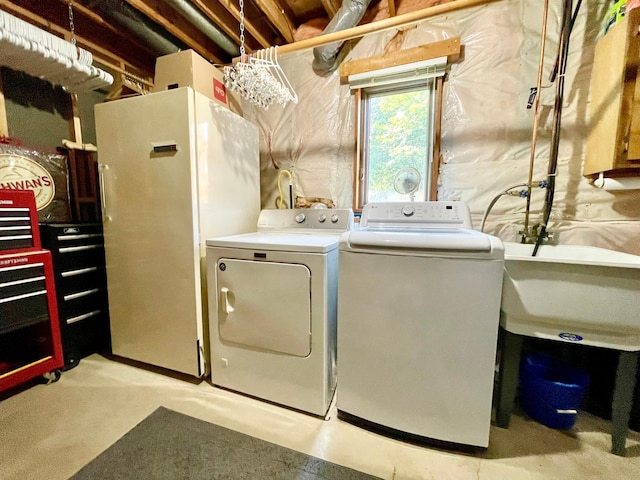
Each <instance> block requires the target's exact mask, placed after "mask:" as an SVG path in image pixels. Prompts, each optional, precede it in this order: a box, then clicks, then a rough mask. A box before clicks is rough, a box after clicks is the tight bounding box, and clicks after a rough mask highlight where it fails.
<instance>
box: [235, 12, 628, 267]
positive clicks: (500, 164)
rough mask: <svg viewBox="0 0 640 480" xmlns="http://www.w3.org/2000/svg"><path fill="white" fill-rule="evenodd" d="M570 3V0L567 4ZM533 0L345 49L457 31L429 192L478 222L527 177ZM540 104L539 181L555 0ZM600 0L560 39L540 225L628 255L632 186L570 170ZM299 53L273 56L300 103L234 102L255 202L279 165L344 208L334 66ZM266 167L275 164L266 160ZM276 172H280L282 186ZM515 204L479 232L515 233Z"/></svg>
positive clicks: (507, 201) (353, 53)
mask: <svg viewBox="0 0 640 480" xmlns="http://www.w3.org/2000/svg"><path fill="white" fill-rule="evenodd" d="M575 3H576V2H574V4H575ZM543 4H544V2H542V1H536V2H530V1H525V0H502V1H497V2H491V3H488V4H485V5H482V6H480V7H475V8H471V9H465V10H461V11H456V12H453V13H449V14H446V15H441V16H437V17H433V18H431V19H428V20H426V21H424V22H422V23H420V24H418V25H417V26H415V27H409V28H407V29H406V30H405V31H404V34H403V35H400V36H398V37H396V38H395V39H394V36H395V35H396V34H397V31H396V30H391V31H388V32H383V33H379V34H375V35H370V36H367V37H364V38H362V39H360V40H359V41H351V42H348V43H347V44H346V45H345V47H346V48H345V52H343V53H342V55H343V61H349V60H355V59H359V58H366V57H369V56H374V55H379V54H382V53H383V52H384V49H385V47H386V46H387V44H388V43H389V42H390V41H391V40H392V39H394V43H397V44H398V46H397V48H403V49H404V48H411V47H414V46H418V45H422V44H426V43H430V42H435V41H438V40H443V39H447V38H451V37H455V36H460V37H461V43H462V45H463V46H464V55H463V57H462V58H461V59H460V60H459V61H458V62H456V63H454V64H452V65H451V67H450V72H449V74H448V76H447V80H446V81H445V86H444V101H443V118H442V120H443V122H442V147H441V154H442V162H443V164H442V165H441V167H440V177H439V185H438V199H440V200H461V201H464V202H466V203H467V204H468V205H469V207H470V208H471V211H472V214H473V221H474V227H475V228H477V229H479V228H480V223H481V219H482V215H483V212H484V210H485V208H486V207H487V206H488V205H489V203H490V202H491V200H492V199H493V198H494V197H495V196H496V195H497V194H499V193H500V192H502V191H504V190H506V189H507V188H508V187H511V186H513V185H516V184H519V183H524V182H526V181H527V178H528V174H529V163H530V162H529V157H530V152H531V137H532V131H533V130H532V129H533V110H529V109H527V108H526V105H527V99H528V97H529V89H530V88H531V87H534V86H535V85H536V81H537V72H538V59H539V55H540V44H541V30H542V13H543V11H542V9H543ZM550 4H551V11H550V14H549V20H548V26H547V42H546V49H545V50H546V54H545V63H544V74H543V87H544V86H545V85H549V86H548V88H543V89H542V94H541V104H540V112H541V113H540V120H539V129H538V141H537V145H536V156H535V168H534V175H533V178H534V180H544V179H546V172H547V167H548V159H549V144H550V136H551V128H552V116H553V103H554V98H555V84H549V80H548V79H549V72H550V70H551V67H552V65H553V63H554V61H555V55H556V53H557V49H558V36H559V29H560V20H561V5H560V4H561V2H559V1H551V2H550ZM608 4H609V2H607V1H604V0H584V1H583V2H582V7H581V10H580V13H579V15H578V18H577V21H576V24H575V27H574V30H573V33H572V35H571V42H570V53H569V59H568V67H567V72H566V76H565V91H564V106H563V115H562V131H561V138H560V149H559V159H558V172H557V180H556V192H555V201H554V206H553V210H552V215H551V219H550V230H551V231H553V232H554V233H555V235H556V238H557V240H558V242H559V243H563V244H576V245H594V246H599V247H604V248H610V249H613V250H619V251H623V252H628V253H633V254H636V255H638V254H640V242H639V241H638V240H639V239H640V222H638V221H637V220H638V219H639V218H640V191H622V192H608V191H603V190H600V189H598V188H596V187H594V186H593V185H592V184H591V183H590V181H589V180H588V179H586V178H585V177H583V176H582V164H583V161H584V156H585V148H586V138H587V131H588V118H589V113H588V104H589V84H590V79H591V71H592V66H593V54H594V47H595V43H596V41H597V39H599V38H600V36H601V35H602V27H603V25H604V14H605V11H606V8H607V7H608ZM312 60H313V54H312V51H311V50H308V51H302V52H296V53H292V54H288V55H285V56H281V58H280V64H281V65H282V68H283V70H284V71H285V73H286V74H287V77H288V78H289V80H290V81H291V83H292V85H293V86H294V88H295V90H296V92H297V94H298V96H299V98H300V101H299V103H298V104H297V105H294V104H288V105H287V106H285V107H282V106H280V105H273V106H271V108H270V109H269V110H268V111H264V110H261V109H258V108H254V107H251V106H250V105H248V104H246V103H245V105H244V111H245V117H247V118H249V119H250V120H252V121H254V122H255V123H256V124H257V125H258V126H259V128H260V131H261V146H260V149H261V169H262V172H261V179H262V207H263V208H275V200H276V198H277V197H278V189H277V176H278V173H279V171H280V169H289V170H292V171H293V176H294V182H295V187H294V188H295V191H296V194H297V195H299V196H303V197H310V198H326V199H330V200H332V201H333V203H334V204H335V206H337V207H350V206H351V205H352V184H353V155H354V135H355V132H354V106H353V105H354V99H353V97H352V95H351V93H350V91H349V88H348V86H347V85H341V83H340V78H339V73H338V71H335V72H333V73H332V74H329V75H327V76H325V77H321V76H318V75H316V74H315V73H314V72H313V69H312V67H311V63H312ZM276 167H278V168H276ZM286 181H287V177H286V176H283V188H284V190H285V191H286V190H288V188H287V187H286V185H287V184H286ZM544 195H545V190H542V189H537V188H536V189H534V191H533V193H532V199H531V217H530V225H533V224H535V223H538V222H540V221H541V219H542V213H541V211H542V207H543V203H544ZM525 208H526V202H525V200H524V199H522V198H517V197H501V199H500V200H499V201H498V202H497V204H496V205H495V207H494V208H493V210H492V213H491V214H490V215H489V217H488V219H487V222H486V226H485V231H486V232H488V233H491V234H495V235H497V236H499V237H500V238H502V239H503V240H505V241H516V240H517V239H518V238H519V236H518V232H519V231H520V230H521V229H522V227H523V225H524V218H525Z"/></svg>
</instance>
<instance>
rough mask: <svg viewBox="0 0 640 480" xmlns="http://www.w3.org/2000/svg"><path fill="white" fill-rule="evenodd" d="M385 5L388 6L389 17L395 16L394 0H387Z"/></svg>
mask: <svg viewBox="0 0 640 480" xmlns="http://www.w3.org/2000/svg"><path fill="white" fill-rule="evenodd" d="M387 5H388V7H389V16H390V17H395V16H396V2H395V0H387Z"/></svg>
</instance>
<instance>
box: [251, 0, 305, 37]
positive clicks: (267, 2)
mask: <svg viewBox="0 0 640 480" xmlns="http://www.w3.org/2000/svg"><path fill="white" fill-rule="evenodd" d="M255 4H256V5H257V6H258V7H259V8H260V10H262V11H263V12H264V14H265V15H266V16H267V18H268V19H269V21H270V22H271V23H272V24H273V25H274V26H275V27H276V28H277V29H278V32H280V35H282V38H284V39H285V40H286V41H287V43H291V42H293V33H294V32H295V31H296V26H295V21H294V18H293V12H292V11H291V8H289V5H287V4H286V3H285V2H283V1H279V0H255Z"/></svg>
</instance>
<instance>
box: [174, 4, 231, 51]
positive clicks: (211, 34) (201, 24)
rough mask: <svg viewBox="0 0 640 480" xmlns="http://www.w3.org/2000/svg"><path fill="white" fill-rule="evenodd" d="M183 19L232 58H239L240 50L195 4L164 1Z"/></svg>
mask: <svg viewBox="0 0 640 480" xmlns="http://www.w3.org/2000/svg"><path fill="white" fill-rule="evenodd" d="M164 1H165V3H168V4H169V5H171V6H172V7H173V8H175V9H176V10H177V11H178V12H180V13H181V14H182V16H183V17H185V18H186V19H188V20H189V21H190V22H191V23H193V25H194V26H195V27H196V28H197V29H198V30H200V31H201V32H202V33H204V34H205V35H206V36H207V37H208V38H210V39H211V40H212V41H213V42H214V43H215V44H216V45H218V46H219V47H220V48H222V49H223V50H224V51H225V52H227V53H228V54H229V55H231V56H234V57H235V56H237V55H239V54H240V49H239V48H238V46H237V45H236V44H235V42H234V41H233V40H231V39H230V38H229V37H228V36H227V35H226V34H225V33H224V32H223V31H222V30H220V29H219V28H218V27H217V25H215V24H214V23H213V22H211V21H210V20H209V19H208V18H207V17H205V16H204V15H203V14H202V13H201V12H200V10H198V9H197V8H196V7H194V6H193V4H192V3H191V2H189V1H187V0H164Z"/></svg>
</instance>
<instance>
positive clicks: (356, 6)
mask: <svg viewBox="0 0 640 480" xmlns="http://www.w3.org/2000/svg"><path fill="white" fill-rule="evenodd" d="M370 3H371V0H344V1H343V2H342V6H341V7H340V9H339V10H338V12H337V13H336V14H335V15H334V17H333V18H332V19H331V21H330V22H329V25H327V27H326V28H325V29H324V30H323V31H322V34H325V33H333V32H338V31H340V30H345V29H347V28H352V27H355V26H356V25H357V24H358V23H359V22H360V20H362V17H363V16H364V14H365V12H366V11H367V7H368V6H369V4H370ZM343 43H344V42H336V43H330V44H329V45H323V46H322V47H316V48H314V49H313V57H314V61H313V68H314V70H316V71H317V72H319V73H328V72H331V71H333V70H335V68H336V60H337V58H338V53H339V52H340V47H342V44H343Z"/></svg>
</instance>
